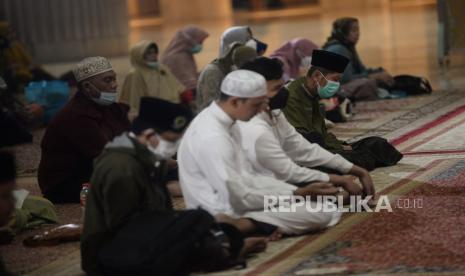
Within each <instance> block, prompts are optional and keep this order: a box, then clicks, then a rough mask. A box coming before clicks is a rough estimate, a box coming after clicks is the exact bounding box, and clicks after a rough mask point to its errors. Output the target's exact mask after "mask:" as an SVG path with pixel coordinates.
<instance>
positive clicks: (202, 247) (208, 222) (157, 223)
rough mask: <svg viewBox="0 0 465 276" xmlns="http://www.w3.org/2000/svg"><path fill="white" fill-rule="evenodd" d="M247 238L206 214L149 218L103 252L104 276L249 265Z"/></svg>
mask: <svg viewBox="0 0 465 276" xmlns="http://www.w3.org/2000/svg"><path fill="white" fill-rule="evenodd" d="M242 246H243V236H242V234H241V233H240V232H239V231H238V230H237V229H236V228H235V227H233V226H231V225H229V224H217V223H216V222H215V219H214V218H213V217H212V216H211V215H210V214H209V213H208V212H206V211H204V210H200V209H199V210H187V211H168V212H167V211H159V212H147V213H144V214H142V215H140V216H138V217H136V218H135V219H133V220H132V221H131V222H130V223H128V224H127V225H126V226H124V227H123V228H122V229H121V230H120V231H119V232H118V233H117V234H116V236H115V237H114V238H113V239H112V241H111V242H110V243H109V244H107V245H106V246H104V248H103V249H102V250H101V251H100V254H99V257H100V264H101V266H102V268H103V270H104V273H105V275H187V274H189V273H191V272H195V271H216V270H222V269H227V268H231V267H233V266H236V265H238V264H242V265H245V263H244V262H243V261H242V260H239V259H238V256H239V252H240V250H241V248H242Z"/></svg>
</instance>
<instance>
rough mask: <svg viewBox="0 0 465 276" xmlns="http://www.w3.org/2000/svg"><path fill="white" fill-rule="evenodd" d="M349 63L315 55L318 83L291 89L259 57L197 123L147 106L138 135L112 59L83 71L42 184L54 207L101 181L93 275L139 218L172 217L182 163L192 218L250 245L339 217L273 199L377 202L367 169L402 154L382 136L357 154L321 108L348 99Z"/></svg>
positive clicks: (86, 243)
mask: <svg viewBox="0 0 465 276" xmlns="http://www.w3.org/2000/svg"><path fill="white" fill-rule="evenodd" d="M347 64H348V60H347V59H346V58H344V57H343V56H340V55H337V54H334V53H330V52H326V51H320V50H315V51H314V52H313V58H312V67H311V68H310V69H309V71H308V73H307V75H306V76H305V77H303V78H301V79H297V80H295V81H293V82H291V83H289V84H287V85H286V86H285V87H284V82H283V80H282V75H283V69H282V64H281V63H280V62H279V61H278V60H276V59H269V58H265V57H260V58H256V59H254V60H252V61H250V62H247V63H246V64H244V65H243V66H242V68H241V69H239V70H236V71H233V72H231V73H229V74H228V75H227V76H226V77H225V79H224V80H223V82H222V84H221V92H220V96H219V99H217V100H216V101H214V102H212V103H211V104H210V105H209V106H208V107H207V108H206V109H204V110H203V111H202V112H200V113H199V114H198V115H197V116H196V117H195V118H194V119H193V121H192V122H191V120H192V118H193V115H192V114H191V112H190V111H188V110H186V109H185V108H184V107H183V106H181V105H178V104H173V103H169V102H166V101H164V100H160V99H156V98H148V97H144V98H142V99H141V102H140V109H139V114H138V116H137V118H136V119H135V120H134V121H133V123H132V125H131V126H130V122H129V121H128V119H127V117H126V114H127V111H128V110H127V108H126V107H125V106H124V105H121V104H116V103H115V98H116V97H115V96H116V78H115V73H114V72H113V70H112V68H111V65H110V63H109V62H108V60H106V59H105V58H102V57H95V58H87V59H85V60H83V61H82V62H81V63H79V64H78V65H77V68H76V69H75V70H74V74H75V77H76V79H77V80H78V82H79V91H78V93H77V94H76V96H75V97H74V98H73V99H72V100H71V102H70V103H69V104H68V105H67V106H66V107H65V108H64V109H63V110H62V111H61V112H60V113H59V114H58V115H57V116H56V118H55V119H54V120H53V121H52V122H51V124H50V125H49V127H48V129H47V132H46V134H45V137H44V140H43V143H42V150H43V152H42V160H41V164H40V169H39V183H40V185H41V188H42V190H43V193H44V195H45V196H46V197H47V198H49V199H50V200H52V201H53V202H73V201H74V202H76V201H78V200H79V190H80V188H81V184H82V183H85V182H88V181H89V179H90V183H91V189H90V194H89V196H88V199H87V204H86V214H85V223H84V233H83V237H82V239H81V242H82V244H81V252H82V261H83V269H84V270H86V271H87V272H89V273H92V272H96V271H102V270H105V269H106V268H105V266H107V265H108V262H104V261H102V260H101V259H99V258H101V255H99V254H100V252H101V250H102V248H104V247H105V246H106V245H108V243H111V242H112V240H114V239H116V238H115V237H117V233H118V231H119V230H120V229H121V228H122V227H124V226H125V225H127V224H130V223H131V221H132V220H133V219H134V217H136V216H137V215H140V214H141V213H144V212H148V211H159V212H171V211H172V207H171V202H170V196H169V194H168V193H167V190H166V186H165V182H166V178H165V175H166V173H167V172H168V171H170V170H173V168H174V169H175V170H176V161H174V160H173V159H172V158H173V156H174V155H175V154H176V153H177V165H178V166H179V168H178V173H179V180H180V185H181V189H182V194H183V196H184V200H185V202H186V206H187V208H188V209H196V208H202V209H203V210H206V211H208V213H209V214H211V215H213V216H215V218H216V220H217V221H218V222H221V223H225V224H229V225H232V226H233V227H234V228H236V229H238V230H239V231H240V232H241V233H242V234H244V235H256V234H261V235H274V236H275V235H278V236H279V235H281V234H288V235H295V234H302V233H306V232H308V231H312V230H315V229H322V228H326V227H329V226H332V225H335V224H336V223H337V222H338V221H339V219H340V213H338V212H336V211H332V212H325V211H319V212H311V213H309V212H308V211H307V209H305V208H304V207H303V206H296V212H292V213H278V212H265V211H264V209H263V206H264V198H265V196H270V195H272V196H280V195H283V196H292V195H299V196H300V195H301V196H318V195H343V196H348V195H361V194H363V195H365V196H366V195H374V194H375V190H374V186H373V183H372V180H371V177H370V175H369V173H368V170H372V169H374V168H375V167H380V166H386V165H393V164H395V163H397V162H398V161H399V160H400V158H401V157H402V156H401V154H400V153H398V152H397V151H396V150H395V149H394V148H393V147H392V146H391V145H390V144H389V143H388V142H387V141H386V140H384V139H381V138H378V137H370V138H367V139H365V140H362V141H359V142H357V143H355V144H352V145H349V144H345V143H343V142H341V141H339V140H337V139H336V137H335V136H334V135H332V134H330V133H328V131H327V129H326V127H325V124H324V116H323V114H321V109H320V108H319V105H318V99H319V98H325V97H331V96H333V95H334V94H335V93H336V92H337V90H338V88H339V83H338V80H339V79H340V78H341V75H342V72H343V71H344V69H345V67H346V66H347ZM181 138H182V139H181ZM108 142H109V143H108ZM102 151H103V152H102ZM94 158H96V159H95V162H94V164H93V165H92V160H93V159H94ZM347 175H352V176H355V177H357V178H358V179H359V180H360V183H361V184H362V187H360V186H359V185H358V184H356V183H354V180H353V177H348V176H347ZM91 176H92V177H91ZM313 203H314V202H310V204H313ZM315 204H316V203H315ZM325 204H331V203H329V202H325ZM255 242H256V243H262V244H263V243H264V241H263V240H258V241H255ZM245 244H246V245H247V244H248V243H247V242H246V243H245ZM246 247H247V246H246ZM246 251H247V250H246ZM107 269H108V267H107ZM107 271H108V270H107Z"/></svg>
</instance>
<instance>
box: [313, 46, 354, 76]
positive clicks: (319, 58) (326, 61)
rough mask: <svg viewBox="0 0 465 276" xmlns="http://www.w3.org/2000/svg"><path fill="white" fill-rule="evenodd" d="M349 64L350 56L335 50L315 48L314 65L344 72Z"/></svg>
mask: <svg viewBox="0 0 465 276" xmlns="http://www.w3.org/2000/svg"><path fill="white" fill-rule="evenodd" d="M347 64H349V59H348V58H346V57H345V56H341V55H339V54H336V53H333V52H329V51H324V50H314V51H313V53H312V65H313V66H317V67H321V68H324V69H326V70H328V71H332V72H336V73H344V70H345V69H346V67H347Z"/></svg>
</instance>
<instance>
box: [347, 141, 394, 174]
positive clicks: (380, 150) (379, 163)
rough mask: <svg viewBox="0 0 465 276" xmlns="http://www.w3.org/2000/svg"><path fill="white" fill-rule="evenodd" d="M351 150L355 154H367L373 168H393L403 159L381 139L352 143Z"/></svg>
mask: <svg viewBox="0 0 465 276" xmlns="http://www.w3.org/2000/svg"><path fill="white" fill-rule="evenodd" d="M351 146H352V149H353V150H354V151H355V152H358V151H365V152H369V153H370V154H371V156H372V157H373V159H374V162H375V164H374V168H379V167H387V166H393V165H395V164H397V163H398V162H399V161H400V160H401V159H402V157H403V155H402V153H400V152H399V151H398V150H397V149H396V148H395V147H394V146H393V145H391V144H390V143H389V142H388V141H387V140H386V139H384V138H381V137H376V136H372V137H367V138H364V139H362V140H360V141H357V142H355V143H353V144H352V145H351Z"/></svg>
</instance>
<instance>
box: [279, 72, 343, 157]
mask: <svg viewBox="0 0 465 276" xmlns="http://www.w3.org/2000/svg"><path fill="white" fill-rule="evenodd" d="M286 88H287V89H288V90H289V99H288V102H287V104H286V107H285V108H284V109H283V112H284V115H285V116H286V118H287V120H288V121H289V123H291V125H293V126H294V127H295V128H296V129H297V131H299V132H300V133H302V134H305V133H312V132H316V133H319V134H320V135H321V136H322V137H323V139H324V142H325V148H326V149H328V150H340V149H342V145H343V142H342V141H339V140H338V139H337V138H336V136H334V134H332V133H329V132H328V130H327V129H326V124H325V118H324V116H323V114H322V113H321V110H320V103H319V101H318V98H317V97H312V96H311V95H310V94H309V93H308V92H307V88H306V86H305V77H301V78H298V79H296V80H295V81H293V82H291V83H289V84H288V85H286Z"/></svg>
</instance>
